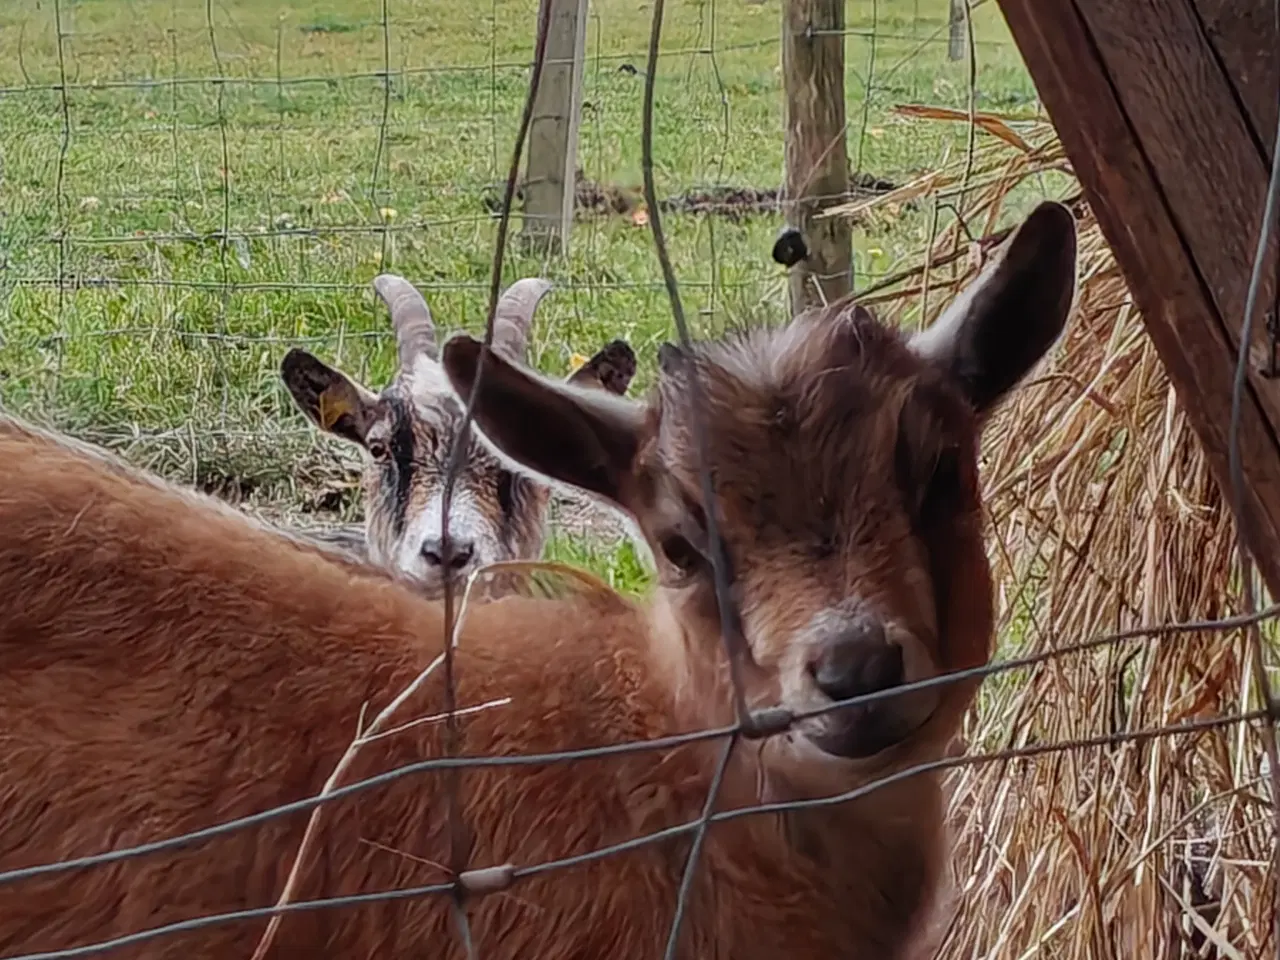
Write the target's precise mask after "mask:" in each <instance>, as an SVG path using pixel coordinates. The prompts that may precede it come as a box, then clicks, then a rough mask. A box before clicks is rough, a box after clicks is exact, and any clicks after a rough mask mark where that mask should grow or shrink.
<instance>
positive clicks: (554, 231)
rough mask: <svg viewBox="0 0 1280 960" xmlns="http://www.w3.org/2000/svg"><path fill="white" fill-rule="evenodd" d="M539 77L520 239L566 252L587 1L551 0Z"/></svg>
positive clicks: (546, 249)
mask: <svg viewBox="0 0 1280 960" xmlns="http://www.w3.org/2000/svg"><path fill="white" fill-rule="evenodd" d="M548 30H549V31H550V32H549V33H548V35H547V52H546V60H545V62H544V63H543V68H542V82H541V83H540V84H539V85H538V95H537V98H536V100H535V101H534V105H533V116H532V118H531V119H530V123H529V159H528V161H527V162H526V164H525V177H524V183H523V191H524V217H523V224H522V227H521V239H522V240H523V241H524V243H525V244H526V246H527V247H529V248H533V249H538V250H542V251H544V252H548V253H561V254H563V253H567V252H568V249H569V236H570V233H571V232H572V229H573V211H574V196H575V193H576V188H577V170H578V124H579V121H580V119H581V114H582V77H583V73H584V66H585V63H586V50H587V0H552V2H551V20H550V24H549V26H548Z"/></svg>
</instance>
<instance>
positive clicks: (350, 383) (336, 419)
mask: <svg viewBox="0 0 1280 960" xmlns="http://www.w3.org/2000/svg"><path fill="white" fill-rule="evenodd" d="M280 379H282V380H283V381H284V385H285V386H286V387H287V388H288V389H289V394H290V395H291V396H292V397H293V402H294V403H296V404H297V405H298V409H299V410H301V411H302V412H303V413H305V414H306V415H307V419H308V420H310V421H311V422H312V423H314V424H315V425H316V426H317V427H319V428H320V429H321V430H323V431H325V432H326V433H332V434H333V435H334V436H338V437H342V438H343V439H344V440H350V441H351V442H352V443H358V444H359V445H360V446H362V447H363V446H364V445H365V434H366V433H367V432H368V430H369V426H370V424H372V423H373V420H374V416H375V414H376V412H377V406H378V398H377V397H376V396H374V395H373V394H372V393H370V392H369V391H368V390H366V389H365V388H364V387H362V386H360V384H358V383H356V382H355V381H354V380H352V379H351V378H350V377H348V376H347V375H346V374H345V373H342V372H341V371H340V370H335V369H334V368H333V367H331V366H329V365H328V364H325V363H321V362H320V361H319V360H317V359H316V358H315V357H313V356H312V355H311V354H309V353H307V351H305V350H299V349H298V348H296V347H295V348H294V349H292V350H290V351H289V352H288V353H286V354H285V355H284V359H283V360H281V361H280Z"/></svg>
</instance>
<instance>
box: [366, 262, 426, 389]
mask: <svg viewBox="0 0 1280 960" xmlns="http://www.w3.org/2000/svg"><path fill="white" fill-rule="evenodd" d="M373 289H374V290H376V291H377V293H378V296H379V297H380V298H381V299H382V302H383V303H385V304H386V305H387V309H388V310H390V311H391V326H392V328H393V329H394V330H395V332H396V348H397V350H398V351H399V353H400V369H401V370H409V369H411V368H412V367H413V361H414V360H415V359H416V358H417V357H418V355H419V354H426V355H427V356H428V357H430V358H431V359H433V360H434V359H435V358H436V325H435V322H434V321H433V320H432V319H431V309H430V308H429V307H428V306H427V301H426V300H424V299H423V298H422V294H420V293H419V292H418V291H417V289H416V288H415V287H414V286H413V284H411V283H410V282H409V281H408V280H406V279H405V278H404V277H398V276H396V275H395V274H394V273H380V274H378V276H376V277H374V278H373Z"/></svg>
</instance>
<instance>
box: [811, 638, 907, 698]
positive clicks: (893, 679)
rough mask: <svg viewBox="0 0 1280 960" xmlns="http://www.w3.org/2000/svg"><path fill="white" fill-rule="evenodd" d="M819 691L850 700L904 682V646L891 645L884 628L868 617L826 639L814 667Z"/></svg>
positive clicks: (812, 670)
mask: <svg viewBox="0 0 1280 960" xmlns="http://www.w3.org/2000/svg"><path fill="white" fill-rule="evenodd" d="M810 670H811V672H812V673H813V679H814V682H815V683H816V684H817V685H818V689H819V690H821V691H822V692H823V693H825V694H826V695H827V696H828V697H830V698H831V699H832V700H847V699H849V698H850V697H857V696H861V695H863V694H867V693H874V692H875V691H876V690H885V689H887V688H889V687H896V686H898V685H899V684H901V683H902V682H903V679H904V670H903V661H902V647H901V646H900V645H898V644H896V643H890V642H889V640H888V638H887V637H886V636H885V632H884V625H883V624H881V623H880V622H879V621H877V620H874V619H871V618H868V619H866V620H862V621H859V623H858V624H857V625H855V626H853V627H851V628H848V629H846V630H844V631H842V632H840V633H837V634H835V635H833V636H831V637H830V638H829V639H827V640H826V641H825V642H824V643H823V644H822V648H821V650H820V651H819V652H818V656H817V659H816V660H815V661H814V662H813V663H812V664H811V666H810Z"/></svg>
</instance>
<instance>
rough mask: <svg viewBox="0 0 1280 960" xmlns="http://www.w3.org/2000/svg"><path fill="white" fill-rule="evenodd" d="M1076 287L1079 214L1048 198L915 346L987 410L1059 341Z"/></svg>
mask: <svg viewBox="0 0 1280 960" xmlns="http://www.w3.org/2000/svg"><path fill="white" fill-rule="evenodd" d="M1075 289H1076V223H1075V218H1074V217H1073V216H1072V215H1071V211H1070V210H1068V209H1067V208H1066V207H1065V206H1063V205H1062V204H1060V203H1053V202H1045V203H1042V204H1040V205H1039V206H1038V207H1036V208H1035V210H1033V211H1031V214H1030V215H1029V216H1028V217H1027V219H1026V220H1024V221H1023V222H1022V224H1021V225H1020V226H1019V227H1018V229H1017V230H1016V231H1014V233H1013V235H1012V236H1010V237H1009V239H1007V240H1006V241H1005V242H1004V244H1003V245H1002V246H1001V248H1000V249H999V250H998V251H997V252H996V254H995V256H993V257H992V259H991V261H990V263H988V265H987V267H986V269H984V270H983V272H982V273H981V274H980V275H979V276H978V278H977V279H976V280H974V281H973V283H971V284H970V285H969V286H968V287H967V288H966V289H965V290H964V291H963V292H962V293H961V294H960V296H958V297H956V299H955V300H954V301H952V303H951V305H950V306H949V307H948V308H947V309H946V310H945V311H944V312H943V314H942V316H940V317H939V318H938V319H937V321H936V322H935V323H934V324H933V325H932V326H931V327H929V328H928V329H927V330H923V331H921V332H920V333H918V334H916V335H915V336H914V337H913V338H912V340H911V348H912V349H913V350H914V351H915V352H916V353H917V354H919V355H920V356H921V357H923V358H925V359H926V360H928V361H929V362H931V363H934V364H937V365H938V366H939V367H941V368H942V369H944V370H945V371H946V372H947V373H948V374H950V375H951V376H952V377H954V378H955V379H956V380H957V381H958V382H959V383H960V385H961V387H962V388H963V390H964V392H965V394H966V395H967V396H968V397H969V400H970V402H971V403H972V404H973V406H974V408H975V409H976V410H977V411H978V412H979V413H986V412H987V411H989V410H990V409H991V408H992V407H994V406H995V404H996V403H998V402H999V401H1000V399H1001V398H1003V397H1004V395H1005V394H1007V393H1008V392H1009V391H1010V390H1012V389H1013V388H1014V387H1015V386H1017V384H1018V382H1019V381H1020V380H1022V378H1023V377H1025V376H1026V375H1027V374H1028V373H1029V372H1030V371H1031V368H1032V367H1034V366H1035V365H1036V364H1037V363H1038V362H1039V361H1040V359H1041V358H1042V357H1044V355H1045V354H1046V353H1048V352H1049V348H1050V347H1052V346H1053V344H1054V343H1055V342H1056V341H1057V339H1058V337H1059V336H1060V335H1061V333H1062V330H1063V327H1064V326H1065V325H1066V322H1067V315H1068V314H1069V313H1070V312H1071V304H1072V301H1073V299H1074V298H1075Z"/></svg>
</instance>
